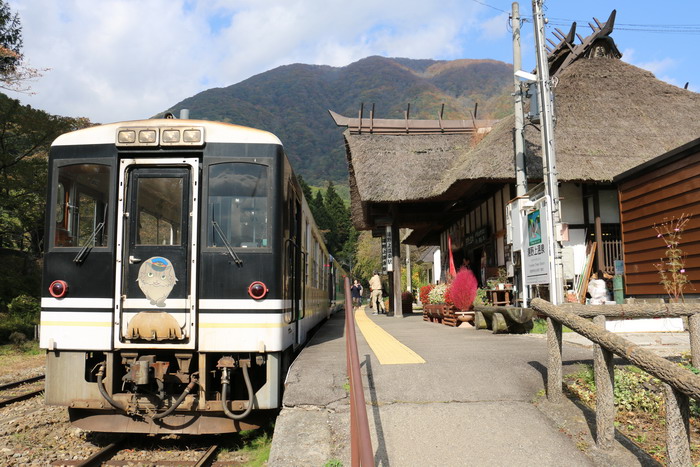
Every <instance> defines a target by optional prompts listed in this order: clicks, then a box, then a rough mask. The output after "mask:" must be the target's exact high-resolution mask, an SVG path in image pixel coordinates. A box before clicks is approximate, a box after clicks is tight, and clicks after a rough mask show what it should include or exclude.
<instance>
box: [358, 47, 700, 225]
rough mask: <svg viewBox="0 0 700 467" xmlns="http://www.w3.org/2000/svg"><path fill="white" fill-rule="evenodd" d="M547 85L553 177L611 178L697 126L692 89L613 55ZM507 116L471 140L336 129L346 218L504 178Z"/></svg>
mask: <svg viewBox="0 0 700 467" xmlns="http://www.w3.org/2000/svg"><path fill="white" fill-rule="evenodd" d="M554 92H555V112H556V115H555V116H556V125H555V131H554V135H555V147H556V158H557V159H556V160H557V170H558V173H559V179H560V180H561V181H582V182H591V183H596V182H611V181H612V179H613V177H614V176H615V175H617V174H619V173H621V172H624V171H626V170H629V169H630V168H632V167H635V166H637V165H639V164H641V163H643V162H645V161H647V160H649V159H651V158H653V157H656V156H658V155H659V154H663V153H665V152H667V151H669V150H671V149H673V148H675V147H677V146H680V145H682V144H684V143H686V142H688V141H690V140H692V139H695V138H697V137H698V136H699V135H700V119H698V118H696V117H697V115H700V94H697V93H694V92H691V91H688V90H684V89H681V88H678V87H676V86H672V85H670V84H667V83H664V82H662V81H659V80H657V79H656V78H655V77H654V75H653V74H652V73H650V72H648V71H645V70H642V69H640V68H637V67H635V66H633V65H630V64H627V63H624V62H622V61H620V60H617V59H609V58H591V59H582V60H578V61H576V62H575V63H572V64H571V65H570V66H569V67H568V68H567V69H566V70H564V71H563V72H562V73H561V75H560V76H559V77H558V83H557V85H556V87H555V89H554ZM513 123H514V118H513V116H510V117H509V118H506V119H503V120H501V121H500V122H499V123H498V124H497V125H495V126H494V128H493V130H492V131H491V132H490V133H489V134H488V135H487V136H486V137H485V138H484V139H483V140H482V141H481V142H480V143H479V144H478V145H477V146H476V147H474V148H472V143H471V138H470V137H467V136H452V135H430V136H420V135H406V136H376V135H366V134H362V135H350V134H349V133H348V132H346V133H345V140H346V145H347V146H346V149H347V156H348V162H349V166H350V188H351V190H352V191H353V192H354V193H353V203H355V202H356V201H361V202H362V203H363V204H364V205H365V206H363V207H359V206H354V207H353V218H354V219H353V220H354V221H355V224H356V226H358V227H362V226H363V225H365V224H366V222H367V221H369V219H368V218H367V217H366V215H367V209H366V204H367V203H388V202H395V203H409V202H425V201H439V200H449V199H459V197H460V196H462V195H463V194H464V193H465V190H466V188H465V187H467V186H473V185H474V183H475V182H480V183H484V182H512V181H514V180H515V168H514V163H513V160H514V156H513ZM525 137H526V144H527V148H528V154H529V156H528V178H529V179H530V180H532V181H537V180H541V179H542V160H541V154H540V153H541V151H540V133H539V131H537V130H536V129H535V128H533V127H532V126H531V125H529V126H527V127H526V130H525ZM356 214H357V215H362V216H363V217H364V221H361V220H360V219H359V218H357V217H355V215H356ZM369 224H371V222H369Z"/></svg>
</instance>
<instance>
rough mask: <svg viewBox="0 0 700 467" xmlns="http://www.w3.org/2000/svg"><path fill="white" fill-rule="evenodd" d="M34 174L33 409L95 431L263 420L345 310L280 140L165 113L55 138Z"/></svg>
mask: <svg viewBox="0 0 700 467" xmlns="http://www.w3.org/2000/svg"><path fill="white" fill-rule="evenodd" d="M48 161H49V172H48V174H49V175H48V176H49V181H48V194H47V210H46V230H45V232H46V236H45V238H46V241H45V255H44V270H43V285H42V290H43V293H42V297H41V319H40V338H39V341H40V347H41V348H42V349H45V350H46V356H47V357H46V391H45V401H46V403H47V404H48V405H59V406H66V407H67V408H68V414H69V417H70V420H71V422H72V424H73V425H75V426H77V427H79V428H81V429H84V430H88V431H97V432H121V433H154V434H156V433H163V434H166V433H186V434H210V433H230V432H236V431H240V430H244V429H249V428H254V427H258V426H260V424H261V423H264V420H267V419H269V415H270V413H271V412H272V413H274V411H275V409H278V408H279V407H280V406H281V398H282V391H283V386H284V379H285V376H286V373H287V370H288V368H289V366H290V364H291V362H292V360H293V357H294V355H295V353H296V352H298V350H299V349H300V348H301V347H302V346H303V345H304V344H305V343H306V341H307V339H308V338H309V336H310V334H311V332H312V330H313V329H314V328H316V327H317V326H319V325H320V324H321V323H322V322H323V321H324V320H326V319H328V318H329V317H330V315H331V314H332V313H333V311H334V310H337V309H339V308H342V306H343V304H344V289H343V285H342V281H343V277H344V275H345V272H344V271H343V268H342V266H341V265H340V264H339V263H338V262H337V261H336V260H335V259H334V258H333V257H332V255H330V254H329V252H328V250H327V248H326V246H325V245H324V241H323V237H322V233H321V232H320V231H319V229H318V227H317V225H316V223H315V222H314V219H313V216H312V214H311V211H310V209H309V206H308V204H307V201H306V200H305V198H304V195H303V192H302V189H301V186H300V184H299V181H298V178H297V177H296V176H295V174H294V172H293V170H292V167H291V165H290V162H289V159H288V157H287V156H286V154H285V151H284V148H283V145H282V143H281V141H280V139H279V138H278V137H276V136H275V135H274V134H272V133H270V132H267V131H262V130H258V129H254V128H248V127H244V126H238V125H234V124H229V123H223V122H212V121H204V120H191V119H189V117H188V115H180V117H179V118H176V117H175V116H174V115H172V114H169V115H167V116H165V117H164V118H154V119H148V120H138V121H127V122H118V123H111V124H105V125H97V126H93V127H89V128H85V129H81V130H77V131H73V132H70V133H66V134H63V135H61V136H59V137H58V138H57V139H56V140H55V141H54V142H53V143H52V145H51V147H50V151H49V157H48Z"/></svg>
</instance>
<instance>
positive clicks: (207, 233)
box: [202, 158, 274, 253]
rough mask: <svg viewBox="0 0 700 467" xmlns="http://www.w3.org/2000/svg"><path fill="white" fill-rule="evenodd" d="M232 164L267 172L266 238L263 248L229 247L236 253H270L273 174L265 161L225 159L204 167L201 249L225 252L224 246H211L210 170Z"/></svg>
mask: <svg viewBox="0 0 700 467" xmlns="http://www.w3.org/2000/svg"><path fill="white" fill-rule="evenodd" d="M234 164H246V165H254V166H260V167H264V168H265V169H266V171H267V183H266V186H265V190H266V196H265V198H266V200H267V203H266V204H267V206H266V209H265V215H266V221H265V229H266V236H267V245H265V246H262V245H261V246H255V247H244V246H240V245H236V244H231V247H232V248H233V249H234V250H236V251H238V252H252V253H261V252H264V253H267V252H269V251H271V249H272V246H273V245H272V235H273V229H272V227H273V226H272V222H273V219H272V208H273V195H274V193H273V190H272V188H273V172H274V167H273V166H272V165H271V164H270V163H268V162H267V160H263V161H259V160H250V159H235V158H231V159H226V160H213V161H211V162H210V163H208V164H206V165H205V166H204V169H203V170H204V171H205V177H206V190H205V192H206V199H205V200H204V202H203V203H202V207H203V210H204V214H203V217H204V221H203V222H202V234H203V238H204V239H205V240H204V242H203V248H204V249H206V250H209V251H221V250H224V251H225V250H226V246H224V245H211V237H212V234H213V232H212V229H211V220H212V219H211V212H210V203H209V200H210V198H211V191H212V190H211V180H212V178H211V177H210V170H211V168H212V167H214V166H220V165H234ZM227 240H228V241H229V242H230V240H231V239H230V238H227Z"/></svg>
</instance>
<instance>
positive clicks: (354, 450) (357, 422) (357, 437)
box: [345, 277, 374, 467]
mask: <svg viewBox="0 0 700 467" xmlns="http://www.w3.org/2000/svg"><path fill="white" fill-rule="evenodd" d="M345 355H346V357H347V368H348V369H347V371H348V380H349V382H350V450H351V455H352V465H353V467H354V466H363V467H369V466H371V465H374V451H373V449H372V440H371V438H370V435H369V421H368V419H367V406H366V404H365V392H364V388H363V386H362V374H361V373H360V357H359V354H358V352H357V335H356V334H355V313H354V310H353V306H352V301H351V296H350V279H349V278H347V277H346V278H345Z"/></svg>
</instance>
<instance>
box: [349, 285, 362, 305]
mask: <svg viewBox="0 0 700 467" xmlns="http://www.w3.org/2000/svg"><path fill="white" fill-rule="evenodd" d="M350 297H352V304H353V306H360V305H361V304H362V284H360V282H359V281H358V280H357V279H355V281H354V282H353V283H352V286H350Z"/></svg>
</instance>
